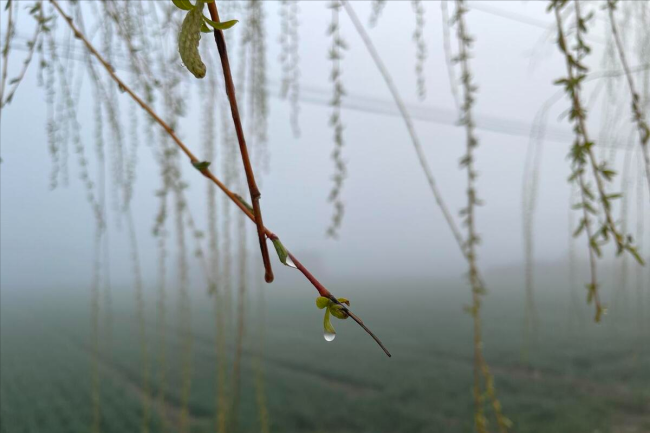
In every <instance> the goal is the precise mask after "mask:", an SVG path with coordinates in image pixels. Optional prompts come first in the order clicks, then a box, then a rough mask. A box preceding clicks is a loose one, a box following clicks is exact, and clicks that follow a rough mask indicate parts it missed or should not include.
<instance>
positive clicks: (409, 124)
mask: <svg viewBox="0 0 650 433" xmlns="http://www.w3.org/2000/svg"><path fill="white" fill-rule="evenodd" d="M341 3H343V6H344V7H345V11H346V12H347V14H348V16H349V17H350V20H352V24H354V27H355V28H356V30H357V32H358V33H359V36H361V39H362V40H363V43H364V44H365V45H366V48H367V49H368V53H369V54H370V56H371V57H372V59H373V61H374V62H375V65H376V66H377V69H379V72H380V73H381V75H382V77H383V78H384V81H385V82H386V86H387V87H388V90H390V93H391V95H392V96H393V99H394V101H395V104H396V105H397V108H398V109H399V111H400V113H401V114H402V118H403V119H404V123H406V129H407V130H408V133H409V135H410V136H411V142H412V143H413V148H414V149H415V153H416V154H417V157H418V160H419V162H420V165H421V166H422V171H423V172H424V175H425V176H426V178H427V181H428V182H429V187H430V188H431V192H432V193H433V196H434V198H435V200H436V203H437V204H438V207H439V208H440V210H441V211H442V214H443V216H444V217H445V220H446V221H447V225H448V226H449V229H450V230H451V233H452V234H453V235H454V238H455V239H456V242H457V243H458V246H459V248H460V250H461V252H462V253H463V255H464V256H465V257H467V253H466V251H465V247H464V246H463V245H464V241H463V236H462V235H461V233H460V230H459V229H458V227H457V226H456V223H455V222H454V219H453V217H452V216H451V212H449V208H448V207H447V204H446V203H445V201H444V199H443V198H442V194H441V192H440V190H439V189H438V186H437V184H436V181H435V179H434V177H433V172H432V171H431V167H429V163H428V162H427V159H426V156H425V155H424V150H423V149H422V144H421V143H420V139H419V138H418V136H417V134H416V132H415V127H414V126H413V121H412V120H411V116H410V115H409V112H408V110H407V109H406V105H405V104H404V101H403V100H402V97H401V96H400V94H399V92H398V91H397V87H396V86H395V83H394V82H393V79H392V78H391V76H390V73H389V72H388V69H387V68H386V65H385V64H384V62H383V60H382V59H381V57H380V56H379V52H378V51H377V48H375V45H374V44H373V43H372V40H371V39H370V36H369V35H368V33H367V32H366V30H365V28H364V27H363V24H361V21H359V17H358V16H357V14H356V12H355V11H354V8H353V7H352V5H351V4H350V3H349V2H348V1H347V0H343V1H342V2H341Z"/></svg>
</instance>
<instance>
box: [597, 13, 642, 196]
mask: <svg viewBox="0 0 650 433" xmlns="http://www.w3.org/2000/svg"><path fill="white" fill-rule="evenodd" d="M607 9H609V22H610V24H611V27H612V35H613V36H614V41H615V42H616V50H617V51H618V55H619V57H620V59H621V66H623V70H624V71H625V77H626V78H627V84H628V87H629V88H630V93H631V94H632V112H633V114H634V120H635V121H636V124H637V127H638V129H639V144H640V145H641V149H642V151H643V159H644V162H645V174H646V180H647V182H648V189H650V149H648V143H649V142H650V127H649V126H648V122H647V121H646V119H645V116H644V113H643V110H642V109H641V97H640V96H639V93H637V91H636V86H635V85H634V79H633V78H632V72H631V70H630V66H629V64H628V62H627V58H626V57H625V51H624V49H623V41H622V40H621V35H620V32H619V31H618V24H616V19H615V17H614V10H615V9H616V1H614V0H608V1H607Z"/></svg>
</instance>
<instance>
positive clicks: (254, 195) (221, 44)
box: [208, 2, 273, 283]
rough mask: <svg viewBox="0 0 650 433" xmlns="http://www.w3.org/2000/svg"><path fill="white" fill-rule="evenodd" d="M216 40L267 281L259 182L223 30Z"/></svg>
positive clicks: (214, 13) (267, 259) (270, 277)
mask: <svg viewBox="0 0 650 433" xmlns="http://www.w3.org/2000/svg"><path fill="white" fill-rule="evenodd" d="M208 10H209V11H210V17H212V20H213V21H216V22H221V21H220V19H219V12H218V10H217V3H216V2H212V3H208ZM214 40H215V41H216V43H217V49H218V50H219V57H221V66H222V68H223V77H224V82H225V85H226V93H227V94H228V101H229V102H230V111H231V113H232V120H233V122H234V124H235V131H236V132H237V140H238V141H239V151H240V152H241V157H242V161H243V163H244V171H245V172H246V181H247V182H248V190H249V192H250V195H251V201H252V203H253V209H254V210H255V215H254V216H255V224H256V225H257V237H258V239H259V241H260V249H261V250H262V260H263V261H264V271H265V274H264V279H265V280H266V282H267V283H270V282H272V281H273V269H272V268H271V259H270V257H269V249H268V247H267V245H266V239H265V238H264V222H263V221H262V208H261V207H260V197H261V196H262V194H261V193H260V190H259V188H258V187H257V184H256V183H255V174H254V173H253V166H252V165H251V161H250V158H249V157H248V148H247V147H246V139H245V138H244V128H243V127H242V123H241V118H240V117H239V108H238V107H237V98H236V96H235V83H234V81H233V79H232V72H231V70H230V61H229V60H228V49H227V48H226V39H225V38H224V36H223V31H221V30H215V31H214Z"/></svg>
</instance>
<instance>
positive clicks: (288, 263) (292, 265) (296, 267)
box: [285, 256, 298, 269]
mask: <svg viewBox="0 0 650 433" xmlns="http://www.w3.org/2000/svg"><path fill="white" fill-rule="evenodd" d="M285 265H286V266H289V267H290V268H294V269H298V266H296V264H295V263H294V262H293V260H291V257H288V256H287V261H286V262H285Z"/></svg>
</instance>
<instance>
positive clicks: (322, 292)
mask: <svg viewBox="0 0 650 433" xmlns="http://www.w3.org/2000/svg"><path fill="white" fill-rule="evenodd" d="M49 1H50V3H51V4H52V5H53V6H54V8H55V9H56V10H57V12H58V13H59V14H60V15H61V16H62V17H63V18H64V19H65V20H66V22H67V23H68V26H70V29H72V31H73V32H74V35H75V37H77V38H78V39H80V40H81V41H82V42H83V43H84V45H85V46H86V48H87V49H88V51H90V52H91V53H92V54H93V56H95V58H96V59H97V60H99V62H100V63H101V64H102V66H104V68H105V69H106V71H107V72H108V74H109V75H110V76H111V78H112V79H113V80H114V81H115V82H116V83H117V84H118V85H119V86H120V88H121V89H123V90H124V91H125V92H126V93H127V94H128V95H129V96H131V98H132V99H133V100H134V101H135V102H137V103H138V105H140V107H142V109H143V110H145V111H146V112H147V113H148V114H149V115H150V116H151V117H152V118H153V119H154V120H155V121H156V123H158V124H159V125H160V126H161V127H162V128H163V129H164V130H165V132H166V133H167V134H168V135H169V136H170V137H171V138H172V139H173V140H174V142H175V143H176V144H177V145H178V147H180V149H181V150H182V151H183V152H184V153H185V154H186V155H187V157H188V158H189V159H190V161H191V162H198V161H199V159H198V158H196V156H194V154H192V152H190V150H189V149H188V148H187V147H186V146H185V144H183V142H182V141H181V140H180V139H179V138H178V136H177V135H176V134H175V133H174V130H173V129H172V128H171V127H170V126H169V125H168V124H167V123H165V121H164V120H162V119H161V118H160V116H158V115H157V114H156V112H155V111H153V109H152V108H151V107H150V106H149V105H147V104H146V103H145V102H144V101H143V100H142V99H141V98H140V97H138V95H136V94H135V93H134V92H133V90H131V89H130V88H129V87H128V86H127V85H126V84H124V82H123V81H122V80H121V79H120V78H119V77H118V76H117V75H116V74H115V71H114V70H113V67H112V66H111V65H110V64H109V63H108V62H107V61H106V60H105V59H104V58H103V57H102V56H101V54H99V52H98V51H97V50H96V49H95V47H93V45H92V44H91V43H90V42H89V41H88V39H86V37H85V36H84V35H83V34H82V33H81V32H80V31H79V30H78V29H77V27H76V26H75V25H74V23H73V22H72V18H70V17H69V16H67V15H66V14H65V12H63V10H62V9H61V7H60V6H59V4H58V2H57V0H49ZM200 171H201V174H203V176H205V177H206V178H208V179H210V180H211V181H212V182H213V183H214V184H215V185H217V187H218V188H219V189H220V190H221V191H222V192H223V193H224V194H226V196H228V198H229V199H230V200H231V201H232V202H233V203H234V204H235V205H236V206H237V207H238V208H239V209H240V210H241V211H242V212H244V214H246V216H247V217H248V218H249V219H250V220H251V221H253V222H256V221H255V216H254V215H253V214H252V213H251V211H250V210H248V208H247V207H246V205H245V204H244V203H242V201H241V200H239V199H238V198H237V194H235V193H234V192H232V191H231V190H229V189H228V188H227V187H226V185H224V184H223V183H222V182H221V181H220V180H219V179H218V178H217V177H216V176H215V175H214V174H213V173H212V172H211V171H210V170H209V169H207V168H206V169H203V170H200ZM262 230H263V233H264V235H266V237H267V238H268V239H270V240H273V239H277V238H278V236H277V235H276V234H275V233H273V232H272V231H271V230H269V229H267V228H266V227H262ZM288 254H289V257H290V258H291V260H293V262H294V263H295V264H296V267H297V268H298V270H300V272H302V274H303V275H304V276H305V277H306V278H307V279H308V280H309V282H311V283H312V284H313V286H314V287H315V288H316V290H317V291H318V293H319V294H320V295H321V296H326V297H328V298H330V299H332V298H334V295H332V294H331V293H330V291H329V290H327V289H326V288H325V286H323V285H322V284H321V283H320V281H318V280H317V279H316V277H314V276H313V275H312V274H311V273H310V272H309V271H308V270H307V268H305V267H304V266H303V265H302V263H300V262H299V261H298V259H296V257H295V256H294V255H293V254H291V253H290V252H288ZM334 299H336V298H334ZM335 302H336V303H337V304H338V303H339V302H338V300H337V301H335ZM344 308H345V307H344ZM345 310H346V312H347V313H348V314H349V315H350V317H352V319H354V321H355V322H357V323H358V324H359V325H360V326H361V327H362V328H363V329H364V330H365V331H366V332H367V333H368V334H369V335H370V336H371V337H372V338H373V339H374V340H375V341H376V342H377V344H379V346H380V347H381V348H382V349H383V350H384V352H386V354H387V355H388V356H391V355H390V352H388V350H386V348H385V347H384V346H383V344H382V343H381V342H380V341H379V339H378V338H377V337H376V336H375V335H374V334H373V333H372V332H371V331H370V329H368V327H367V326H365V324H364V323H363V321H361V319H360V318H359V317H357V316H356V315H354V314H352V312H351V311H350V310H349V309H348V308H345Z"/></svg>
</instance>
